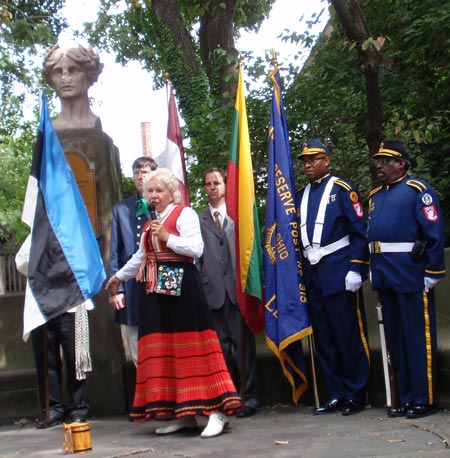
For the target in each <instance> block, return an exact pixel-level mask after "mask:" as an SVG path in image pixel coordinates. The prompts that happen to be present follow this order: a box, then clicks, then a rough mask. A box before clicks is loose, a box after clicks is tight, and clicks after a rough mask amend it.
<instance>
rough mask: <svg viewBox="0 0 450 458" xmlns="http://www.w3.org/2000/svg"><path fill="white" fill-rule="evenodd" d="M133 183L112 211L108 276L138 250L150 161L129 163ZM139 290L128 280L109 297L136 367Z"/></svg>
mask: <svg viewBox="0 0 450 458" xmlns="http://www.w3.org/2000/svg"><path fill="white" fill-rule="evenodd" d="M132 167H133V181H134V184H135V186H136V194H135V195H133V196H131V197H129V198H128V199H124V200H122V201H120V202H119V203H117V204H116V205H115V206H114V208H113V215H112V225H111V239H110V252H109V274H110V275H114V274H115V273H116V272H117V271H118V270H119V269H120V268H122V267H123V266H124V265H125V264H126V263H127V261H128V260H129V259H130V258H131V256H132V255H133V254H134V253H135V252H136V251H137V249H138V248H139V243H140V240H141V231H142V228H143V227H144V225H145V223H146V222H147V220H148V209H147V202H146V200H145V199H143V197H142V194H143V191H144V179H145V177H146V176H147V175H148V174H149V173H150V172H151V171H152V170H155V169H156V162H155V160H154V159H152V158H151V157H145V156H143V157H139V158H138V159H136V160H135V161H134V162H133V166H132ZM138 297H139V286H138V284H137V283H136V280H134V279H131V280H128V281H127V282H125V283H123V284H122V285H121V287H120V288H119V292H118V293H117V294H116V295H114V296H112V297H111V300H110V301H111V303H112V305H113V306H114V308H115V310H116V316H115V319H116V322H117V323H119V324H120V325H121V330H122V337H123V341H124V346H125V349H126V352H129V354H130V357H131V359H132V361H133V363H134V365H136V363H137V337H138V324H139V304H138Z"/></svg>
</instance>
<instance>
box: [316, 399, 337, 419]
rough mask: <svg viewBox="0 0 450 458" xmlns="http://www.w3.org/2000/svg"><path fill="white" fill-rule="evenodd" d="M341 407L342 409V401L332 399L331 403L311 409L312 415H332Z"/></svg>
mask: <svg viewBox="0 0 450 458" xmlns="http://www.w3.org/2000/svg"><path fill="white" fill-rule="evenodd" d="M342 407H344V401H342V400H340V399H332V400H331V401H328V402H327V403H326V404H324V405H321V406H320V407H317V408H315V409H313V414H314V415H322V414H324V413H333V412H337V411H338V410H340V409H342Z"/></svg>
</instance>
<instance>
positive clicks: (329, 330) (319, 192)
mask: <svg viewBox="0 0 450 458" xmlns="http://www.w3.org/2000/svg"><path fill="white" fill-rule="evenodd" d="M300 154H301V160H302V162H303V169H304V171H305V174H306V177H307V178H308V180H309V183H308V184H307V185H306V186H305V187H304V188H302V189H300V190H299V191H298V192H297V195H296V201H297V208H298V209H299V217H300V225H299V227H300V242H301V248H302V254H303V269H304V281H305V287H306V293H307V297H308V305H309V310H310V316H311V322H312V325H313V331H314V341H315V346H316V354H317V358H318V360H319V363H320V365H321V367H322V371H323V374H324V378H325V382H326V385H327V389H328V401H327V403H326V404H324V405H322V406H320V407H318V408H316V409H315V410H314V414H316V415H318V414H326V413H331V412H336V411H338V410H340V411H342V415H352V414H355V413H358V412H360V411H361V410H362V409H364V405H365V402H366V396H367V384H368V381H369V347H368V342H367V325H366V318H365V310H364V301H363V295H362V291H361V285H362V280H363V279H364V277H365V276H366V275H367V271H368V255H369V253H368V249H367V238H366V230H367V225H366V220H365V217H364V211H363V207H362V204H361V200H360V197H359V194H358V191H357V190H356V189H355V188H354V187H353V186H352V185H351V184H350V183H348V182H347V181H344V180H341V179H339V178H337V177H335V176H333V175H332V174H331V173H330V170H329V167H330V154H329V152H328V148H326V147H325V146H324V145H323V143H322V142H321V141H320V140H319V139H314V140H311V141H309V142H307V143H305V144H304V145H303V149H302V151H301V153H300Z"/></svg>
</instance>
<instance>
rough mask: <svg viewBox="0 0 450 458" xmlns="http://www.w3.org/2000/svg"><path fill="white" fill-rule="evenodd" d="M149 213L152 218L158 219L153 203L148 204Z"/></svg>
mask: <svg viewBox="0 0 450 458" xmlns="http://www.w3.org/2000/svg"><path fill="white" fill-rule="evenodd" d="M148 213H149V215H150V219H151V220H154V219H158V217H157V216H156V211H155V206H154V205H153V204H148Z"/></svg>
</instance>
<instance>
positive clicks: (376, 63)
mask: <svg viewBox="0 0 450 458" xmlns="http://www.w3.org/2000/svg"><path fill="white" fill-rule="evenodd" d="M330 1H331V4H332V5H333V7H334V9H335V11H336V14H337V17H338V18H339V21H340V23H341V24H342V27H343V29H344V32H345V34H346V36H347V38H348V39H349V40H350V41H355V42H356V44H357V49H358V52H359V56H360V60H361V64H360V70H361V72H362V73H363V74H364V78H365V81H366V99H367V121H366V124H365V126H364V134H365V137H366V142H367V145H368V147H369V152H370V154H371V155H372V154H373V153H374V152H375V151H377V150H378V148H379V145H380V143H381V142H382V141H383V139H384V131H383V109H382V103H381V95H380V87H379V82H378V72H379V68H380V64H381V59H382V56H381V54H380V52H379V51H378V50H377V49H376V48H375V47H374V46H373V45H372V44H370V45H369V46H368V47H367V49H366V50H363V49H362V44H363V42H364V41H366V40H367V39H369V38H371V36H372V34H371V31H370V28H369V25H368V23H367V20H366V17H365V15H364V11H363V9H362V5H361V2H360V0H330Z"/></svg>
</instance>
